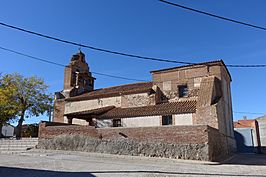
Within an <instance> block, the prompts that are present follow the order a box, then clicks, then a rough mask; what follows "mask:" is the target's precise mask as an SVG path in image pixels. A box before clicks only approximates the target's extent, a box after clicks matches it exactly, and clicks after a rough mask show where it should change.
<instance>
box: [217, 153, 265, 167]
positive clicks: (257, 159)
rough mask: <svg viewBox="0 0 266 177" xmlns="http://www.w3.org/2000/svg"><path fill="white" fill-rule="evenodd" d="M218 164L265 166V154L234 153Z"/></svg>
mask: <svg viewBox="0 0 266 177" xmlns="http://www.w3.org/2000/svg"><path fill="white" fill-rule="evenodd" d="M220 164H232V165H263V166H266V154H255V153H253V154H235V155H234V156H232V157H231V158H229V159H227V160H225V161H223V162H221V163H220Z"/></svg>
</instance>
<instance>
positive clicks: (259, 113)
mask: <svg viewBox="0 0 266 177" xmlns="http://www.w3.org/2000/svg"><path fill="white" fill-rule="evenodd" d="M233 113H236V114H254V115H266V113H262V112H239V111H233Z"/></svg>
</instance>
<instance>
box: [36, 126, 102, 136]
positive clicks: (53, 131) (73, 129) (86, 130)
mask: <svg viewBox="0 0 266 177" xmlns="http://www.w3.org/2000/svg"><path fill="white" fill-rule="evenodd" d="M73 134H83V135H86V136H90V137H98V136H97V131H96V129H95V128H94V127H89V126H81V125H72V124H65V123H57V122H41V123H40V124H39V136H38V137H39V139H49V138H53V137H56V136H59V135H73Z"/></svg>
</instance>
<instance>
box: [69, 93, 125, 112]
mask: <svg viewBox="0 0 266 177" xmlns="http://www.w3.org/2000/svg"><path fill="white" fill-rule="evenodd" d="M105 106H116V107H121V96H119V97H109V98H101V99H94V100H85V101H75V102H66V105H65V114H67V113H72V112H78V111H84V110H90V109H97V108H101V107H105Z"/></svg>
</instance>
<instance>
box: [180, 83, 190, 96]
mask: <svg viewBox="0 0 266 177" xmlns="http://www.w3.org/2000/svg"><path fill="white" fill-rule="evenodd" d="M178 93H179V98H181V97H187V96H188V87H187V85H181V86H178Z"/></svg>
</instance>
